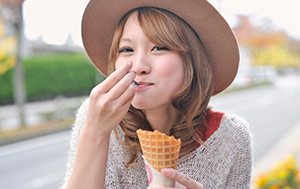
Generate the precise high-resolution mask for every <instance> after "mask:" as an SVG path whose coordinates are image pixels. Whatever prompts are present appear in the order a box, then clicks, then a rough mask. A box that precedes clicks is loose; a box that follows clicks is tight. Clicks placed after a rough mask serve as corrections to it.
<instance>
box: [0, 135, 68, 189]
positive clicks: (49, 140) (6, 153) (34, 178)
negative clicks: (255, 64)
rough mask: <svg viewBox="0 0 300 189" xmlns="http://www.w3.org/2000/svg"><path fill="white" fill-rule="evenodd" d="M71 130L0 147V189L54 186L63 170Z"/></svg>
mask: <svg viewBox="0 0 300 189" xmlns="http://www.w3.org/2000/svg"><path fill="white" fill-rule="evenodd" d="M69 140H70V132H69V131H64V132H61V133H57V134H53V135H49V136H44V137H40V138H36V139H31V140H28V141H25V142H20V143H16V144H11V145H7V146H4V147H1V148H0V188H1V189H55V188H58V187H59V186H60V184H61V182H62V178H63V177H64V175H65V172H66V162H67V152H68V148H69Z"/></svg>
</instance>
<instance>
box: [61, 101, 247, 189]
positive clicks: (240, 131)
mask: <svg viewBox="0 0 300 189" xmlns="http://www.w3.org/2000/svg"><path fill="white" fill-rule="evenodd" d="M88 103H89V100H86V101H85V102H84V103H83V104H82V106H81V107H80V109H79V110H78V113H77V115H76V121H75V125H74V127H73V130H72V136H71V142H70V145H71V148H70V152H69V161H68V164H67V173H66V176H65V179H64V183H63V185H62V188H65V186H66V184H67V182H68V179H69V177H70V175H71V172H72V169H73V164H74V161H75V157H76V151H77V146H78V140H79V136H80V132H81V130H82V127H83V126H84V123H85V117H86V113H87V108H88ZM117 132H118V134H119V137H120V138H121V140H122V141H123V140H124V132H123V130H122V129H121V128H120V126H118V127H117ZM129 155H130V153H129V150H128V149H126V148H125V147H123V146H122V145H120V143H119V142H118V141H117V138H116V136H115V134H114V132H111V136H110V143H109V153H108V160H107V168H106V176H105V188H115V189H117V188H120V189H123V188H124V189H125V188H134V189H137V188H138V189H143V188H147V187H148V179H147V173H146V169H145V166H144V162H143V158H142V153H140V152H139V153H138V156H137V159H136V160H135V162H136V163H140V165H138V166H134V167H129V168H126V167H125V164H126V163H127V162H128V160H129ZM251 164H252V146H251V136H250V132H249V129H248V123H246V122H245V121H244V120H243V119H241V118H240V117H238V116H235V115H229V116H228V118H227V120H226V121H225V122H223V123H222V124H221V125H220V126H219V128H218V129H217V130H216V131H215V132H214V133H213V134H212V135H211V136H210V137H209V138H208V139H207V140H206V141H205V142H204V144H202V145H201V146H200V147H198V148H197V149H195V150H193V151H192V152H190V153H188V154H186V155H184V156H182V157H180V158H179V160H178V166H177V171H179V172H182V173H184V174H185V175H187V176H188V177H190V178H192V179H194V180H196V181H198V182H200V183H201V184H202V185H203V186H204V188H205V189H221V188H226V189H229V188H232V189H247V188H250V177H251Z"/></svg>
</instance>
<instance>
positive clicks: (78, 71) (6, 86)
mask: <svg viewBox="0 0 300 189" xmlns="http://www.w3.org/2000/svg"><path fill="white" fill-rule="evenodd" d="M22 64H23V67H24V72H25V82H24V83H25V86H26V92H27V100H28V101H37V100H46V99H51V98H54V97H55V96H58V95H63V96H67V97H70V96H80V95H87V94H88V93H89V91H90V90H91V89H92V88H93V87H94V86H95V85H96V84H97V83H99V82H100V81H102V80H103V78H104V77H103V76H100V80H99V81H96V80H97V79H96V78H97V77H98V78H99V75H100V74H99V73H98V72H97V71H96V69H95V68H94V66H93V65H92V64H91V63H90V60H89V59H88V58H87V57H86V55H85V54H47V55H38V56H32V57H29V58H26V59H24V60H23V62H22ZM98 74H99V75H98ZM0 86H1V87H0V88H1V90H0V99H1V100H0V104H8V103H12V102H13V70H9V71H8V72H7V73H5V74H4V75H0Z"/></svg>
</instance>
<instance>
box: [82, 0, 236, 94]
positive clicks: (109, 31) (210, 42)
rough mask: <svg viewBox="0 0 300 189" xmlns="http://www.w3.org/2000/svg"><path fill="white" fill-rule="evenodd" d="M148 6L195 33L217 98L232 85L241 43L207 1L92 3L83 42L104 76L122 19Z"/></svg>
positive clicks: (109, 0)
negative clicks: (167, 13) (165, 12)
mask: <svg viewBox="0 0 300 189" xmlns="http://www.w3.org/2000/svg"><path fill="white" fill-rule="evenodd" d="M148 6H149V7H158V8H162V9H166V10H168V11H170V12H173V13H174V14H176V15H177V16H179V17H181V18H182V19H183V20H185V21H186V22H187V23H188V24H189V25H190V26H191V27H192V28H193V29H194V30H195V32H196V33H197V35H198V36H199V38H200V39H201V41H202V43H203V46H204V48H205V50H206V54H207V56H208V59H209V62H210V64H211V66H212V69H213V73H214V80H215V89H214V92H213V94H214V95H215V94H217V93H220V92H221V91H223V90H224V89H226V88H227V87H228V86H229V85H230V84H231V83H232V81H233V80H234V78H235V76H236V73H237V70H238V65H239V49H238V44H237V40H236V38H235V36H234V34H233V32H232V30H231V28H230V26H229V25H228V23H227V22H226V20H225V19H224V18H223V17H222V16H221V15H220V13H219V12H218V11H217V10H216V9H215V8H214V7H213V6H212V5H211V4H210V3H208V2H207V1H206V0H126V1H124V0H91V1H90V2H89V4H88V5H87V7H86V10H85V12H84V15H83V19H82V40H83V45H84V48H85V50H86V52H87V54H88V56H89V58H90V59H91V61H92V63H93V64H94V65H95V67H96V68H97V69H98V70H99V71H100V72H101V73H102V74H104V75H107V67H108V65H107V64H108V53H109V49H110V46H111V43H112V38H113V32H114V30H115V28H116V26H117V25H118V23H119V21H120V19H121V18H122V17H123V16H124V14H126V13H127V12H129V11H130V10H132V9H135V8H138V7H148Z"/></svg>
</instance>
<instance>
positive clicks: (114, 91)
mask: <svg viewBox="0 0 300 189" xmlns="http://www.w3.org/2000/svg"><path fill="white" fill-rule="evenodd" d="M134 78H135V74H134V73H133V72H129V73H127V74H126V75H125V76H124V77H123V78H122V79H121V80H120V81H119V82H118V83H117V84H115V86H114V87H113V88H111V90H110V91H109V95H110V98H111V99H112V100H115V99H118V98H120V97H121V96H122V95H124V93H125V92H127V93H128V92H134V91H135V90H128V89H135V87H133V88H132V87H130V86H131V85H132V86H134V83H133V79H134Z"/></svg>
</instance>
